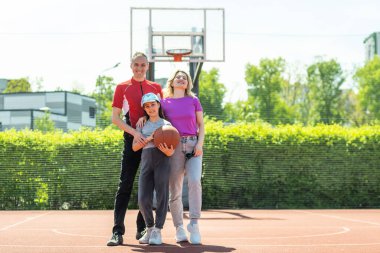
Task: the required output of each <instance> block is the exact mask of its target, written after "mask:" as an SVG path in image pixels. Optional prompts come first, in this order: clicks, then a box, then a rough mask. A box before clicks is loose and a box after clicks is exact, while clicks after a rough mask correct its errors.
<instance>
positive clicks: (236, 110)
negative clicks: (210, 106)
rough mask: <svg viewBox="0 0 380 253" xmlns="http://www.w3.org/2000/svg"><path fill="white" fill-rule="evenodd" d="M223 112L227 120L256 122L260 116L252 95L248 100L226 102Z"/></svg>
mask: <svg viewBox="0 0 380 253" xmlns="http://www.w3.org/2000/svg"><path fill="white" fill-rule="evenodd" d="M223 112H224V119H225V121H226V122H239V121H241V122H255V121H256V120H257V119H259V118H260V115H259V113H258V110H257V107H256V106H255V102H254V100H253V98H252V97H250V98H248V100H246V101H237V102H235V103H226V104H225V105H224V111H223Z"/></svg>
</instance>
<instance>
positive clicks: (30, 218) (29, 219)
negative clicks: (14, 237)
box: [0, 212, 49, 231]
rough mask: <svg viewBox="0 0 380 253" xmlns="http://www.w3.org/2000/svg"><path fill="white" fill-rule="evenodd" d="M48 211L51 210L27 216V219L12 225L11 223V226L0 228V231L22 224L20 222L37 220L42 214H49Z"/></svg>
mask: <svg viewBox="0 0 380 253" xmlns="http://www.w3.org/2000/svg"><path fill="white" fill-rule="evenodd" d="M48 213H49V212H47V213H43V214H40V215H37V216H34V217H28V218H26V219H25V220H23V221H19V222H16V223H14V224H12V225H9V226H6V227H3V228H1V229H0V231H5V230H7V229H9V228H13V227H16V226H18V225H20V224H23V223H26V222H29V221H31V220H35V219H37V218H40V217H42V216H45V215H47V214H48Z"/></svg>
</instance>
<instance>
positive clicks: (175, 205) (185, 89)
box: [161, 70, 205, 244]
mask: <svg viewBox="0 0 380 253" xmlns="http://www.w3.org/2000/svg"><path fill="white" fill-rule="evenodd" d="M192 88H193V83H192V80H191V77H190V75H189V74H188V73H187V72H185V71H183V70H177V71H175V72H174V73H173V75H172V76H171V77H170V78H169V80H168V82H167V87H166V90H165V94H164V97H165V98H164V99H163V100H162V101H161V105H162V109H163V111H164V114H165V118H166V119H167V120H168V121H169V122H170V123H171V124H172V125H173V126H174V127H175V128H177V130H178V132H179V133H180V135H181V143H180V145H178V146H177V148H176V149H175V151H174V154H173V156H172V157H171V158H170V159H169V163H170V169H171V172H170V179H169V191H170V196H169V207H170V212H171V214H172V218H173V223H174V226H175V227H176V236H175V238H176V241H177V242H183V241H187V235H186V232H185V229H184V227H183V204H182V186H183V178H184V175H185V173H186V175H187V177H188V188H189V216H190V223H189V224H188V225H187V230H188V231H189V232H190V238H189V239H190V240H189V242H190V243H192V244H200V243H201V235H200V232H199V225H198V219H199V218H200V216H201V207H202V185H201V175H202V155H203V141H204V136H205V131H204V123H203V109H202V106H201V103H200V101H199V99H198V98H197V97H196V96H195V95H194V94H193V93H192V91H191V89H192Z"/></svg>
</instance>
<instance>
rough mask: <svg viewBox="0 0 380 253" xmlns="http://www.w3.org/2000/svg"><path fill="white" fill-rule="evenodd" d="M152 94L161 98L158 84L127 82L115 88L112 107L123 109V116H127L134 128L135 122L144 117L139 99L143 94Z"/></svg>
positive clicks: (132, 80) (145, 81)
mask: <svg viewBox="0 0 380 253" xmlns="http://www.w3.org/2000/svg"><path fill="white" fill-rule="evenodd" d="M149 92H152V93H154V94H156V95H157V96H159V97H160V98H162V97H163V96H162V88H161V85H159V84H158V83H155V82H152V81H149V80H144V81H141V82H139V81H136V80H135V79H133V78H132V79H131V80H128V81H126V82H123V83H120V84H118V85H117V86H116V89H115V94H114V96H113V102H112V107H117V108H120V109H123V114H124V115H127V117H128V116H129V120H130V122H131V126H132V127H133V128H136V123H137V120H138V119H139V118H140V117H142V116H144V110H143V108H142V107H141V98H142V96H143V95H144V94H146V93H149Z"/></svg>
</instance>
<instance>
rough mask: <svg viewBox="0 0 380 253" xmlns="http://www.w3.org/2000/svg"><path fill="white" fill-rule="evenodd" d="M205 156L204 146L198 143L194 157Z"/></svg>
mask: <svg viewBox="0 0 380 253" xmlns="http://www.w3.org/2000/svg"><path fill="white" fill-rule="evenodd" d="M200 155H203V145H202V144H200V143H197V145H195V147H194V156H200Z"/></svg>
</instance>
